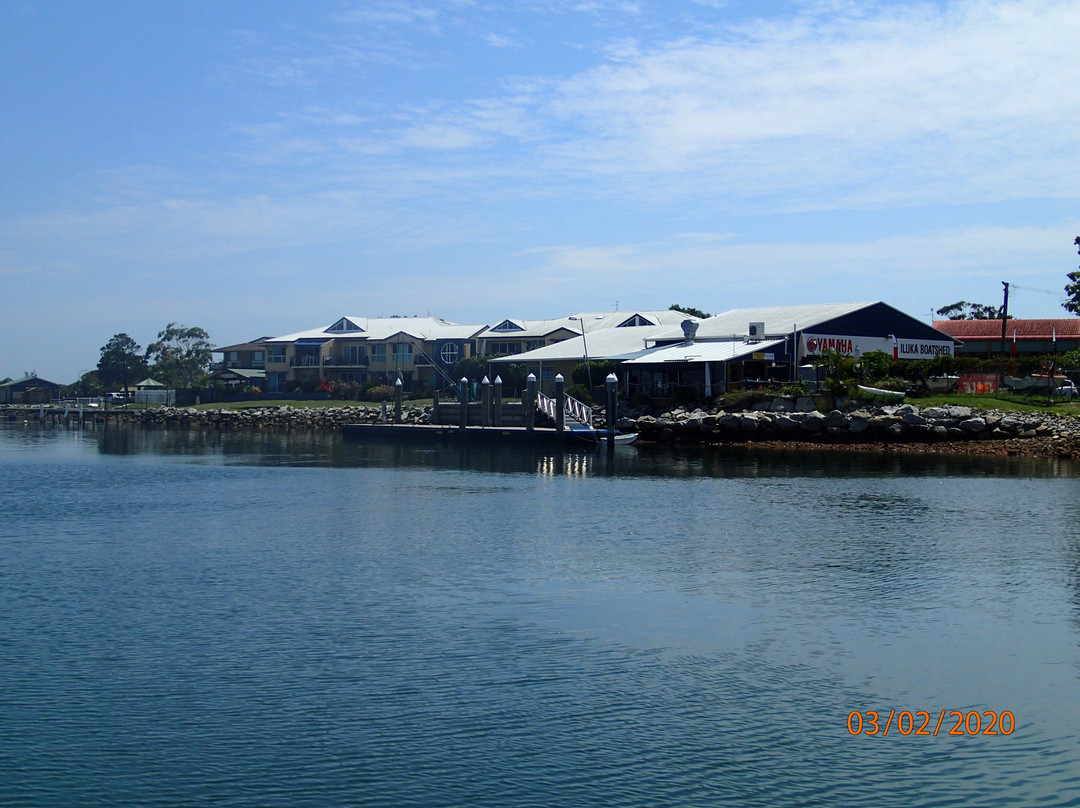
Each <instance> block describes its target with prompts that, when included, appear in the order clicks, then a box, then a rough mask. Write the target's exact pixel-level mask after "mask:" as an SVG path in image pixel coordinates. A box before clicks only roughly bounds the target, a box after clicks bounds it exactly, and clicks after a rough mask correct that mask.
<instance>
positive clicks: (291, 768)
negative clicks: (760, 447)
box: [0, 424, 1080, 808]
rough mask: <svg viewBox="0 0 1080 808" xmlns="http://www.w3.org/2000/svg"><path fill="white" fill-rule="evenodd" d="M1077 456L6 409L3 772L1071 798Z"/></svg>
mask: <svg viewBox="0 0 1080 808" xmlns="http://www.w3.org/2000/svg"><path fill="white" fill-rule="evenodd" d="M1078 472H1080V469H1078V468H1077V467H1076V466H1075V465H1069V464H1065V463H1055V462H1050V461H1038V462H1036V461H1010V462H1005V461H1001V460H998V461H981V460H971V459H960V460H958V459H950V460H944V459H940V460H933V459H932V460H925V459H902V458H879V457H868V456H839V457H828V456H825V457H823V456H819V455H815V454H802V455H785V454H756V455H755V454H748V453H722V452H707V453H699V454H694V453H672V452H670V451H647V450H645V449H636V448H633V447H630V448H622V449H619V450H618V451H617V452H616V455H615V457H614V458H613V459H610V458H607V457H605V455H604V454H603V453H599V454H597V455H577V456H573V455H550V456H544V455H535V454H530V453H518V452H510V451H503V452H489V451H477V450H472V451H469V452H462V451H459V450H457V449H456V448H453V447H451V448H438V449H437V448H415V447H413V448H410V447H402V446H394V447H386V446H362V445H355V444H343V443H342V442H341V441H340V440H338V439H334V438H329V437H326V436H323V437H321V438H317V439H316V438H314V437H311V436H296V435H292V436H272V435H254V436H243V435H225V436H220V435H216V434H206V435H203V436H199V435H197V434H196V433H187V432H182V433H175V432H160V431H134V430H131V431H117V430H116V429H111V430H110V431H104V430H99V431H97V432H94V431H90V432H86V433H78V432H72V431H66V430H63V429H59V430H58V429H50V430H41V429H37V428H35V427H33V426H29V427H24V426H23V425H21V424H2V425H0V479H2V483H0V805H4V806H61V805H63V806H68V805H72V806H75V805H140V806H203V805H220V806H232V805H236V806H309V805H310V806H330V805H371V806H544V807H545V808H548V807H550V806H601V805H603V806H607V805H611V806H642V807H643V808H644V807H645V806H649V807H650V808H651V807H653V806H729V805H736V806H778V805H799V806H816V805H821V806H836V805H875V806H911V805H942V806H944V805H980V806H987V805H990V806H992V805H1001V806H1015V805H1036V804H1038V805H1080V680H1078V676H1080V650H1078V641H1080V532H1078V526H1080V476H1078ZM942 709H945V710H947V711H951V710H958V711H963V712H964V713H965V714H967V713H968V712H970V711H979V712H980V713H982V712H984V711H996V712H1001V711H1005V710H1008V711H1011V712H1012V714H1013V715H1014V716H1015V729H1013V731H1012V732H1011V734H1009V735H1001V734H999V735H996V736H989V735H978V736H961V737H955V736H949V735H948V734H946V733H947V729H948V728H951V727H952V726H954V725H955V724H956V720H955V719H954V718H952V717H947V718H946V719H945V722H944V724H943V725H942V727H941V730H940V732H939V734H938V736H937V737H933V736H922V737H917V736H916V735H914V734H910V735H906V736H905V735H902V734H901V733H900V732H899V731H898V730H897V728H896V726H895V725H893V726H892V729H891V730H890V733H889V735H888V736H887V737H882V735H881V733H879V734H878V736H876V737H870V736H867V735H865V734H863V735H858V736H853V735H852V734H850V732H849V731H848V723H847V722H848V717H849V714H850V713H851V712H852V711H861V712H866V711H870V710H877V711H878V712H879V713H881V723H882V725H884V723H885V719H886V717H887V716H888V714H889V711H890V710H895V711H897V713H899V712H900V711H903V710H909V711H911V712H916V711H918V710H926V711H928V712H929V714H930V715H931V717H932V721H931V722H930V725H929V727H928V728H927V731H932V730H933V729H934V725H935V724H936V723H937V718H938V716H939V715H940V711H941V710H942ZM920 721H921V719H920ZM983 721H985V719H983ZM902 726H903V727H904V728H905V729H909V727H907V726H906V725H902Z"/></svg>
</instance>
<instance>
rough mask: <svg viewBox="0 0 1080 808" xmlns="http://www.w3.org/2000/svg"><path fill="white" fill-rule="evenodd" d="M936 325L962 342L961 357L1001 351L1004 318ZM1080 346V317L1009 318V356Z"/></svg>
mask: <svg viewBox="0 0 1080 808" xmlns="http://www.w3.org/2000/svg"><path fill="white" fill-rule="evenodd" d="M934 328H936V329H937V330H938V331H942V332H944V333H946V334H948V335H949V336H950V337H954V338H956V339H958V340H960V342H961V343H962V344H961V345H958V346H957V348H956V354H957V355H958V356H985V357H994V356H997V355H998V354H999V353H1000V352H1001V320H936V321H935V322H934ZM1055 338H1056V343H1057V346H1056V350H1057V352H1058V353H1064V352H1065V351H1075V350H1077V349H1078V348H1080V317H1062V318H1060V319H1056V320H1007V321H1006V323H1005V355H1006V356H1036V355H1037V356H1042V355H1045V354H1050V353H1053V352H1054V350H1055V345H1054V343H1055Z"/></svg>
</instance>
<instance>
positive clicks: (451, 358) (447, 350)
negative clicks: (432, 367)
mask: <svg viewBox="0 0 1080 808" xmlns="http://www.w3.org/2000/svg"><path fill="white" fill-rule="evenodd" d="M460 355H461V349H460V348H458V346H457V345H455V344H454V343H452V342H448V343H446V344H445V345H443V346H442V348H441V349H440V350H439V359H440V360H441V361H442V363H443V364H444V365H452V364H454V363H455V362H457V360H458V356H460Z"/></svg>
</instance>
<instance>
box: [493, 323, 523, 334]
mask: <svg viewBox="0 0 1080 808" xmlns="http://www.w3.org/2000/svg"><path fill="white" fill-rule="evenodd" d="M491 330H492V331H495V332H497V333H500V334H506V333H509V332H513V331H524V330H525V326H523V325H521V324H520V323H515V322H514V321H513V320H503V321H502V322H501V323H499V324H498V325H497V326H495V327H493V328H492V329H491Z"/></svg>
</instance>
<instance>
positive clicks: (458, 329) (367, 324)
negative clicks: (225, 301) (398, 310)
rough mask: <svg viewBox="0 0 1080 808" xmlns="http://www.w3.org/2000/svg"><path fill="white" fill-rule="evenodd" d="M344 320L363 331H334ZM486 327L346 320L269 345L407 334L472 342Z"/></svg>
mask: <svg viewBox="0 0 1080 808" xmlns="http://www.w3.org/2000/svg"><path fill="white" fill-rule="evenodd" d="M341 319H345V320H348V321H349V322H350V323H352V324H353V325H355V326H356V327H357V328H359V329H360V330H357V331H330V330H329V329H330V328H332V327H333V326H334V325H335V324H336V323H338V322H340V321H341ZM484 328H485V326H483V325H458V324H457V323H451V322H448V321H447V320H443V319H441V318H439V317H344V318H340V319H339V320H335V321H334V323H331V324H330V325H325V326H321V327H320V328H312V329H309V330H307V331H298V332H296V333H295V334H286V335H285V336H283V337H272V338H270V339H268V340H267V342H270V343H274V342H296V341H297V340H305V339H323V340H325V339H367V340H387V339H390V338H391V337H393V336H395V335H396V334H406V335H408V336H410V337H412V338H414V339H418V340H435V339H470V338H471V337H473V336H475V335H476V334H478V333H479V332H480V331H482V330H483V329H484Z"/></svg>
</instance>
